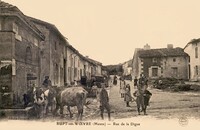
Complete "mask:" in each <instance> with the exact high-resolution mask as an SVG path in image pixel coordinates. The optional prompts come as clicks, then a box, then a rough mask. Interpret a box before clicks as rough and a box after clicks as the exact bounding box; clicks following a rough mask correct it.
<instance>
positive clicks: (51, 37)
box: [28, 17, 69, 86]
mask: <svg viewBox="0 0 200 130" xmlns="http://www.w3.org/2000/svg"><path fill="white" fill-rule="evenodd" d="M28 18H29V19H30V20H31V21H32V22H33V23H34V24H35V25H36V27H37V28H38V29H39V30H41V32H42V33H43V34H44V35H45V40H44V41H43V42H42V43H41V44H40V54H41V57H40V63H41V64H40V68H41V72H40V75H41V78H40V85H41V84H42V82H43V80H44V78H45V76H49V78H50V80H51V82H52V85H53V86H64V84H65V82H66V81H67V67H66V66H67V60H68V58H67V46H68V44H69V43H68V41H67V40H66V38H65V37H64V36H63V35H62V34H61V33H60V31H59V30H58V29H57V28H56V26H55V25H53V24H51V23H47V22H45V21H42V20H39V19H35V18H31V17H28Z"/></svg>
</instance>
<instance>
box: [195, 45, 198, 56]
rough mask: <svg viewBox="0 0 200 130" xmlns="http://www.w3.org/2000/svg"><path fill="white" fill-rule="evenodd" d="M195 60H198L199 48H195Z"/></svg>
mask: <svg viewBox="0 0 200 130" xmlns="http://www.w3.org/2000/svg"><path fill="white" fill-rule="evenodd" d="M195 58H198V47H195Z"/></svg>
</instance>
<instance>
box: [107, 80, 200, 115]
mask: <svg viewBox="0 0 200 130" xmlns="http://www.w3.org/2000/svg"><path fill="white" fill-rule="evenodd" d="M127 83H129V84H130V85H131V89H132V92H131V93H133V92H134V91H135V90H134V88H133V83H131V82H130V81H127ZM149 90H150V91H151V93H152V94H153V95H152V98H151V99H150V106H149V107H148V108H147V114H148V115H147V116H151V117H155V118H158V119H170V118H179V117H182V116H186V117H188V118H195V119H200V113H199V112H200V93H198V92H165V91H162V90H158V89H152V88H149ZM110 104H111V109H112V111H113V114H112V116H113V117H114V118H127V117H135V116H138V115H137V111H136V103H135V102H132V103H130V105H131V107H130V108H129V107H126V105H125V102H124V100H123V98H120V94H119V85H116V86H113V87H112V88H111V90H110ZM140 116H143V115H140Z"/></svg>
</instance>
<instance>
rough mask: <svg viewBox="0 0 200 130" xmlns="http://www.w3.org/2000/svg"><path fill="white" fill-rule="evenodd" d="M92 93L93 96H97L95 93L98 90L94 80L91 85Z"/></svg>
mask: <svg viewBox="0 0 200 130" xmlns="http://www.w3.org/2000/svg"><path fill="white" fill-rule="evenodd" d="M91 90H92V93H93V94H95V97H96V98H97V95H98V92H97V90H98V87H97V84H96V82H94V84H93V86H92V89H91Z"/></svg>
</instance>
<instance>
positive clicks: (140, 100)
mask: <svg viewBox="0 0 200 130" xmlns="http://www.w3.org/2000/svg"><path fill="white" fill-rule="evenodd" d="M133 95H134V96H135V97H136V104H137V111H138V115H140V112H142V111H143V112H144V115H147V113H146V108H147V106H148V105H149V100H150V97H151V96H152V93H150V92H149V91H148V90H146V89H145V90H142V89H141V87H138V90H136V91H135V92H134V94H133ZM140 107H141V108H142V110H140Z"/></svg>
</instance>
